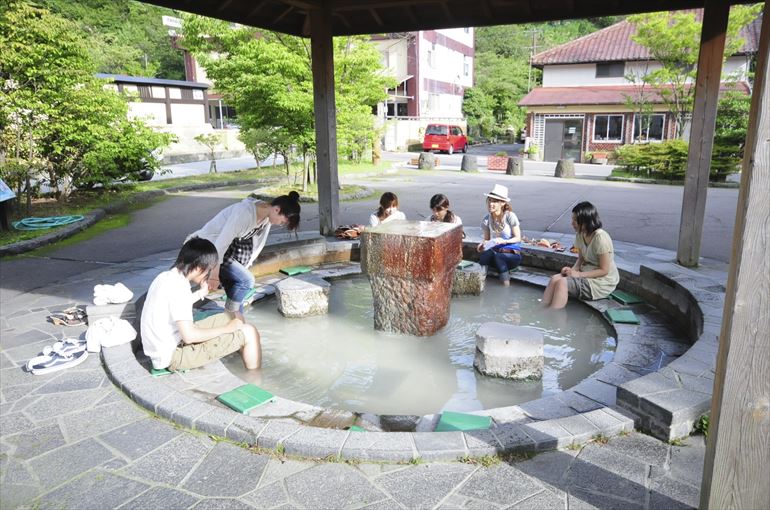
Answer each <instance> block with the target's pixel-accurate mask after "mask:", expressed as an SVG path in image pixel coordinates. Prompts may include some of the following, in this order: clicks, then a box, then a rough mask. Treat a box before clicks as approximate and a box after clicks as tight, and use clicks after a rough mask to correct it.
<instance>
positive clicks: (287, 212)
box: [187, 191, 300, 317]
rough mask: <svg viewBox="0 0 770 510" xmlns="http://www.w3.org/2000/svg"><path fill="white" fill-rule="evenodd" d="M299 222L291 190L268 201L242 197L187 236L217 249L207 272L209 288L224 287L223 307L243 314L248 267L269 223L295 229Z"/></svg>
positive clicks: (249, 286) (248, 283) (249, 284)
mask: <svg viewBox="0 0 770 510" xmlns="http://www.w3.org/2000/svg"><path fill="white" fill-rule="evenodd" d="M299 221H300V206H299V193H297V192H296V191H291V192H290V193H289V194H288V195H281V196H280V197H277V198H275V199H273V200H272V201H271V202H270V203H267V202H264V201H262V200H258V199H255V198H251V197H248V198H245V199H244V200H242V201H240V202H238V203H237V204H233V205H231V206H229V207H226V208H225V209H223V210H221V211H220V212H219V213H218V214H217V215H216V216H214V217H213V218H212V219H211V220H210V221H209V222H208V223H206V224H205V225H204V226H203V227H201V228H200V229H199V230H197V231H195V232H193V233H192V234H190V235H189V236H188V238H187V239H188V240H189V239H191V238H193V237H200V238H203V239H208V240H209V241H211V242H212V243H214V246H216V248H217V254H218V255H219V264H218V265H217V267H216V268H214V270H213V271H212V272H211V276H210V278H209V281H208V285H209V288H211V289H216V288H218V287H219V284H220V283H221V284H222V287H223V288H224V289H225V293H226V294H227V301H226V302H225V310H226V311H227V312H230V313H232V314H235V315H236V316H239V317H243V300H244V299H245V298H246V295H247V294H248V292H249V291H250V290H251V289H252V288H253V287H254V275H252V274H251V272H250V271H249V269H248V268H249V266H251V265H252V264H253V263H254V260H256V258H257V257H258V256H259V254H260V252H261V251H262V248H263V247H264V246H265V242H266V241H267V235H268V234H269V233H270V227H271V226H272V225H276V226H282V225H285V226H286V227H287V228H288V229H289V230H296V229H297V227H298V226H299Z"/></svg>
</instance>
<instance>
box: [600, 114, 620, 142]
mask: <svg viewBox="0 0 770 510" xmlns="http://www.w3.org/2000/svg"><path fill="white" fill-rule="evenodd" d="M594 141H595V142H599V141H602V142H622V141H623V116H622V115H595V116H594Z"/></svg>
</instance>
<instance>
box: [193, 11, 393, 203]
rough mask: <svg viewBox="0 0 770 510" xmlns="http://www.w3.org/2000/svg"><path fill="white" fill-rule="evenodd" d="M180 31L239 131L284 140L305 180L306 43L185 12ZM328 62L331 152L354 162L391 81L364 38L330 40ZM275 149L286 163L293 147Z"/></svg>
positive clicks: (309, 91) (310, 130) (308, 125)
mask: <svg viewBox="0 0 770 510" xmlns="http://www.w3.org/2000/svg"><path fill="white" fill-rule="evenodd" d="M183 33H184V40H183V44H184V45H185V47H187V48H188V49H190V50H192V51H193V53H194V54H195V55H196V57H197V58H198V59H199V61H200V62H201V64H202V65H203V66H204V67H205V68H206V74H207V75H208V77H209V78H211V79H212V80H213V81H214V84H215V87H216V89H217V91H218V92H220V93H222V95H223V96H224V97H225V99H226V100H227V101H228V103H229V104H232V105H233V106H235V109H236V110H237V111H238V120H239V123H240V125H241V128H242V129H244V130H248V129H260V128H269V129H270V132H271V133H273V135H274V139H275V141H276V143H277V142H278V140H281V141H285V140H286V138H289V139H290V140H291V141H292V144H293V145H294V146H295V147H296V149H297V152H298V153H299V154H300V155H301V157H302V160H303V169H305V170H304V171H303V183H307V182H308V180H310V178H311V176H310V172H309V170H308V169H309V168H310V160H311V159H312V157H313V148H314V146H315V126H314V116H313V84H312V69H311V61H310V41H309V40H307V39H303V38H299V37H293V36H288V35H283V34H278V33H274V32H268V31H262V32H257V31H256V30H255V29H253V28H249V27H238V28H232V27H231V26H230V24H229V23H225V22H222V21H218V20H214V19H210V18H203V17H200V16H185V18H184V28H183ZM334 59H335V67H334V70H335V87H336V102H337V137H338V150H339V153H340V156H341V157H347V158H350V159H358V158H360V155H361V154H362V153H363V151H364V150H365V149H366V148H367V147H369V146H371V140H372V138H373V137H374V136H376V131H375V129H374V117H373V115H372V113H371V112H372V107H373V106H374V105H376V104H377V102H379V101H381V100H383V99H384V98H385V90H386V89H387V88H388V87H389V86H392V85H393V80H392V79H390V78H387V77H385V76H383V75H382V74H381V73H379V72H378V71H379V70H380V62H379V54H378V53H377V51H376V49H375V48H374V47H373V46H372V45H371V44H370V43H369V42H368V40H367V38H365V37H341V38H336V39H335V40H334ZM278 147H279V148H280V150H279V151H278V152H280V153H282V154H283V155H284V161H285V164H286V165H288V164H289V162H290V159H291V157H290V156H291V152H293V151H292V150H290V149H288V148H287V147H285V146H284V145H283V144H278ZM287 168H288V167H287ZM287 172H288V170H287ZM303 189H304V185H303Z"/></svg>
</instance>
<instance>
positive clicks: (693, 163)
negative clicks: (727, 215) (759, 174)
mask: <svg viewBox="0 0 770 510" xmlns="http://www.w3.org/2000/svg"><path fill="white" fill-rule="evenodd" d="M729 14H730V4H729V2H724V1H722V0H707V1H706V6H705V7H704V9H703V28H702V30H701V36H700V37H701V41H700V53H699V55H698V73H697V76H696V78H695V99H694V103H693V112H692V122H691V124H690V125H691V128H690V148H689V151H688V155H687V173H686V174H685V180H684V198H683V199H682V216H681V221H680V224H679V245H678V246H677V250H676V258H677V260H678V261H679V263H680V264H681V265H683V266H688V267H695V266H697V265H698V258H699V257H700V243H701V238H702V237H703V217H704V215H705V214H706V191H707V190H708V183H709V170H711V148H712V146H713V145H714V126H715V125H716V115H717V101H718V99H719V83H720V78H721V76H722V60H723V58H724V51H725V35H726V34H725V32H726V30H727V18H728V16H729Z"/></svg>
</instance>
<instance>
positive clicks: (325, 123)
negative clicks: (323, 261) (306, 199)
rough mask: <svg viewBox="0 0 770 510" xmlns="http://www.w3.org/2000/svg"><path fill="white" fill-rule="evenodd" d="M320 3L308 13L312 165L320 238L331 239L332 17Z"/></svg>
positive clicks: (334, 184) (334, 206)
mask: <svg viewBox="0 0 770 510" xmlns="http://www.w3.org/2000/svg"><path fill="white" fill-rule="evenodd" d="M327 7H328V5H327V3H326V2H323V4H322V7H321V9H313V10H311V11H310V45H311V57H312V60H313V108H314V113H315V139H316V142H315V143H316V162H317V164H318V213H319V222H320V231H321V234H322V235H334V229H335V228H336V226H337V223H338V219H339V209H340V200H339V198H340V193H339V177H338V176H337V114H336V110H335V108H336V107H335V102H334V42H333V40H332V17H331V12H330V11H329V9H328V8H327Z"/></svg>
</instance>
